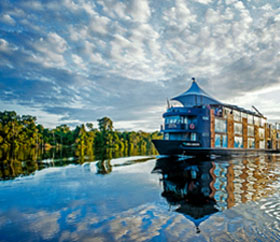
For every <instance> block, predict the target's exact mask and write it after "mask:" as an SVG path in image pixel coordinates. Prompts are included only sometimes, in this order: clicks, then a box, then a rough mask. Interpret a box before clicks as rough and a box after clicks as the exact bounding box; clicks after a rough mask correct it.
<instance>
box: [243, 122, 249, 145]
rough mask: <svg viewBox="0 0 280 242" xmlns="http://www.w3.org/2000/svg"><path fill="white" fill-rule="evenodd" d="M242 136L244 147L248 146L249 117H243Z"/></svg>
mask: <svg viewBox="0 0 280 242" xmlns="http://www.w3.org/2000/svg"><path fill="white" fill-rule="evenodd" d="M242 137H243V148H244V149H247V148H248V122H247V118H242Z"/></svg>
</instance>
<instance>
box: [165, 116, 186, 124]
mask: <svg viewBox="0 0 280 242" xmlns="http://www.w3.org/2000/svg"><path fill="white" fill-rule="evenodd" d="M165 123H166V124H187V123H188V118H187V117H185V116H169V117H166V118H165Z"/></svg>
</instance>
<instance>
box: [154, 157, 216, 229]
mask: <svg viewBox="0 0 280 242" xmlns="http://www.w3.org/2000/svg"><path fill="white" fill-rule="evenodd" d="M214 170H215V163H214V162H211V161H204V160H199V159H198V158H191V159H187V160H178V159H176V158H171V157H170V158H161V159H158V160H157V162H156V166H155V167H154V169H153V171H152V172H153V173H161V174H162V178H161V181H162V182H163V192H162V194H161V195H162V196H163V197H164V198H165V199H166V200H167V202H168V203H169V205H170V206H171V207H175V211H176V212H178V213H182V214H184V216H185V217H186V218H187V219H189V220H191V221H192V222H193V223H194V224H195V226H196V230H197V233H199V232H200V229H199V224H200V223H202V222H203V221H205V220H206V219H207V218H209V217H210V216H211V215H212V214H215V213H217V212H218V211H219V209H218V206H217V202H216V200H215V198H214V195H215V191H216V189H215V187H214V184H215V181H216V176H215V174H214Z"/></svg>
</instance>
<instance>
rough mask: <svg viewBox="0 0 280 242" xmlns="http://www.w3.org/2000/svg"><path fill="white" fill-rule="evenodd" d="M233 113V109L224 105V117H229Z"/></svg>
mask: <svg viewBox="0 0 280 242" xmlns="http://www.w3.org/2000/svg"><path fill="white" fill-rule="evenodd" d="M230 113H231V109H229V108H226V107H224V117H225V118H227V117H228V116H229V114H230Z"/></svg>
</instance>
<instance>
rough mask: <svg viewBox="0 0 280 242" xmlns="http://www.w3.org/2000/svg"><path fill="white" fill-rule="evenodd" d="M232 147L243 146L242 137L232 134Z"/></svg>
mask: <svg viewBox="0 0 280 242" xmlns="http://www.w3.org/2000/svg"><path fill="white" fill-rule="evenodd" d="M234 148H243V138H242V137H238V136H234Z"/></svg>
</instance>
